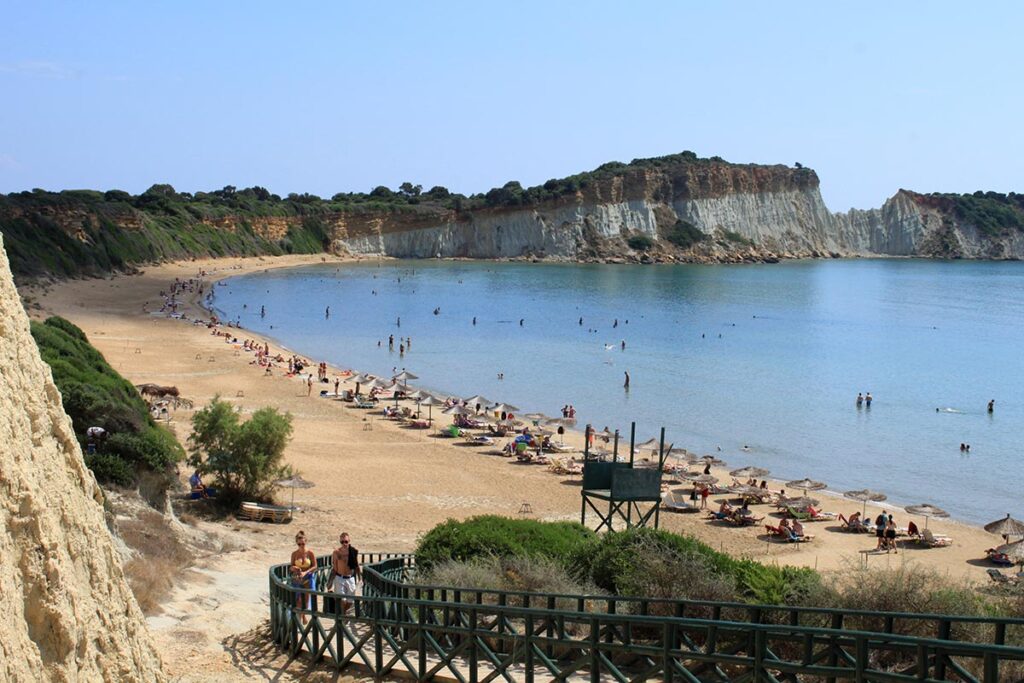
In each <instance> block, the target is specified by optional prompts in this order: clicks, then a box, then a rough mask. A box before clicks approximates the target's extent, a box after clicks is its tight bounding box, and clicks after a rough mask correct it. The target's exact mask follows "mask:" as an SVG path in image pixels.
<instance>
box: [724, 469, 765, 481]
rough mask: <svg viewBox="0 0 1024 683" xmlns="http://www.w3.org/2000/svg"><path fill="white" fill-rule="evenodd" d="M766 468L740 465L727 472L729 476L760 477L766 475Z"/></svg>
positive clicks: (740, 477)
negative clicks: (736, 468)
mask: <svg viewBox="0 0 1024 683" xmlns="http://www.w3.org/2000/svg"><path fill="white" fill-rule="evenodd" d="M768 473H769V472H768V470H766V469H765V468H763V467H741V468H739V469H738V470H733V471H732V472H730V473H729V476H731V477H736V478H737V479H750V478H751V477H753V478H754V479H759V478H760V477H767V476H768Z"/></svg>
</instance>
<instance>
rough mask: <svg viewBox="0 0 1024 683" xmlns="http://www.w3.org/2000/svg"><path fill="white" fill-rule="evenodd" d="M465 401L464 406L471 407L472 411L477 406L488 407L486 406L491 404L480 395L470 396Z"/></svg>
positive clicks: (489, 400)
mask: <svg viewBox="0 0 1024 683" xmlns="http://www.w3.org/2000/svg"><path fill="white" fill-rule="evenodd" d="M465 400H466V405H467V406H472V407H473V409H474V410H475V409H476V407H477V406H488V405H490V404H491V399H489V398H484V397H483V396H481V395H480V394H477V395H475V396H470V397H469V398H467V399H465Z"/></svg>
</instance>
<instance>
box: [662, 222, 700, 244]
mask: <svg viewBox="0 0 1024 683" xmlns="http://www.w3.org/2000/svg"><path fill="white" fill-rule="evenodd" d="M706 238H707V235H705V234H704V233H703V232H701V229H700V228H698V227H697V226H696V225H694V224H693V223H690V222H688V221H684V220H678V221H676V224H675V225H673V226H672V228H671V229H670V230H669V231H668V233H667V234H666V235H665V239H666V240H668V241H669V242H671V243H672V244H674V245H675V246H677V247H679V248H680V249H688V248H690V247H692V246H693V245H695V244H697V243H699V242H702V241H704V239H706Z"/></svg>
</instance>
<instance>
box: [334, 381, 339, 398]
mask: <svg viewBox="0 0 1024 683" xmlns="http://www.w3.org/2000/svg"><path fill="white" fill-rule="evenodd" d="M339 384H341V378H340V377H335V378H334V395H335V396H337V395H338V385H339Z"/></svg>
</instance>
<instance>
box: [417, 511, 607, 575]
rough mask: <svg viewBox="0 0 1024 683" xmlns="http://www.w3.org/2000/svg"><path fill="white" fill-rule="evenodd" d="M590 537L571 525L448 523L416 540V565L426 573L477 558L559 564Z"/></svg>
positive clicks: (492, 520) (485, 520) (483, 520)
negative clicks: (534, 559)
mask: <svg viewBox="0 0 1024 683" xmlns="http://www.w3.org/2000/svg"><path fill="white" fill-rule="evenodd" d="M593 537H594V533H593V532H592V531H590V530H589V529H587V528H586V527H584V526H583V525H581V524H576V523H574V522H538V521H535V520H532V519H511V518H508V517H499V516H497V515H483V516H479V517H471V518H470V519H467V520H465V521H462V522H460V521H457V520H454V519H449V520H447V521H446V522H443V523H441V524H438V525H437V526H435V527H434V528H433V529H431V530H430V531H428V532H427V533H426V534H424V535H423V537H422V538H421V539H420V542H419V544H418V546H417V548H416V564H417V566H419V567H420V568H421V569H427V570H429V569H430V568H431V567H432V566H433V565H434V564H436V563H438V562H444V561H447V560H471V559H473V558H478V557H486V556H494V557H547V558H552V559H556V560H560V559H562V558H564V557H566V556H567V555H569V554H570V553H572V552H573V551H574V550H575V549H576V548H577V547H579V546H580V545H581V544H583V543H584V542H585V541H587V540H588V539H591V538H593Z"/></svg>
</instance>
